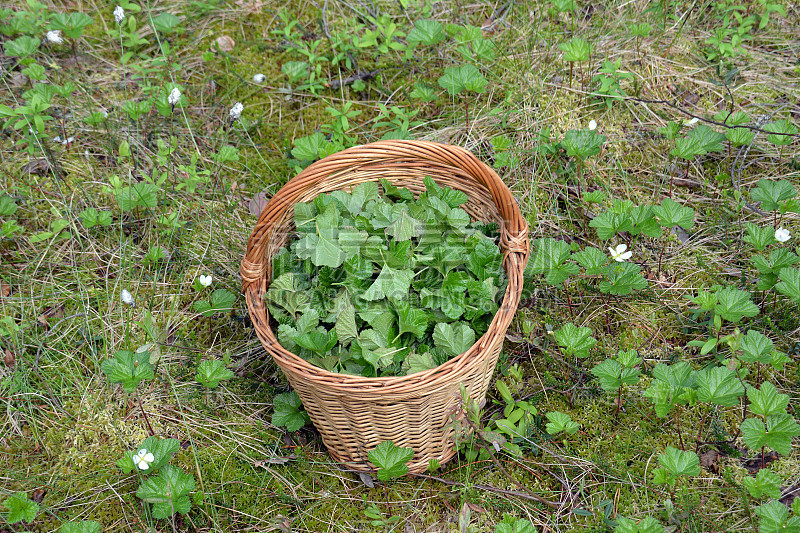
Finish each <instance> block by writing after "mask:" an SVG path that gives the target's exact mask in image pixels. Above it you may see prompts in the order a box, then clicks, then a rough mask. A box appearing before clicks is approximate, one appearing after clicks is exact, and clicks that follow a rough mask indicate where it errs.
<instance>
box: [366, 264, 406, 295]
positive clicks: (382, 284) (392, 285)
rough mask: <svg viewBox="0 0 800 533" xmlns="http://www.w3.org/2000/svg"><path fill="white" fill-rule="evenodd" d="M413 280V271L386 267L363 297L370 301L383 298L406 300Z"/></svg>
mask: <svg viewBox="0 0 800 533" xmlns="http://www.w3.org/2000/svg"><path fill="white" fill-rule="evenodd" d="M413 278H414V271H413V270H395V269H393V268H391V267H389V266H388V265H384V267H383V268H382V269H381V273H380V274H378V277H377V279H375V281H374V282H373V283H372V285H370V287H369V288H368V289H367V290H366V292H364V294H362V295H361V296H362V298H364V299H365V300H370V301H372V300H380V299H383V298H404V297H406V296H408V289H409V287H410V286H411V280H412V279H413Z"/></svg>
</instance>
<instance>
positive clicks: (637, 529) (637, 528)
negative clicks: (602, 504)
mask: <svg viewBox="0 0 800 533" xmlns="http://www.w3.org/2000/svg"><path fill="white" fill-rule="evenodd" d="M614 533H664V526H662V525H661V524H659V523H658V520H656V519H655V518H653V517H652V516H648V517H646V518H644V519H642V520H640V521H639V522H634V521H633V520H631V519H630V518H625V517H624V516H619V517H617V527H616V529H614Z"/></svg>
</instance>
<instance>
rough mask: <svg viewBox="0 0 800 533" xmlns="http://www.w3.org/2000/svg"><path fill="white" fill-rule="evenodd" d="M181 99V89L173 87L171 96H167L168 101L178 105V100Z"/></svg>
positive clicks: (170, 103)
mask: <svg viewBox="0 0 800 533" xmlns="http://www.w3.org/2000/svg"><path fill="white" fill-rule="evenodd" d="M180 101H181V90H180V89H178V88H177V87H173V88H172V90H171V91H170V92H169V96H167V103H169V105H171V106H172V107H175V106H176V105H178V102H180Z"/></svg>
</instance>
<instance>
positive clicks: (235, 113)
mask: <svg viewBox="0 0 800 533" xmlns="http://www.w3.org/2000/svg"><path fill="white" fill-rule="evenodd" d="M242 111H244V106H243V105H242V103H241V102H236V103H235V104H233V107H232V108H231V112H230V117H231V122H236V121H237V120H239V117H241V116H242Z"/></svg>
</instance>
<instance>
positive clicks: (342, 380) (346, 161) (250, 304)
mask: <svg viewBox="0 0 800 533" xmlns="http://www.w3.org/2000/svg"><path fill="white" fill-rule="evenodd" d="M414 148H423V149H427V150H435V151H439V152H441V151H445V152H450V153H451V154H452V155H453V156H454V158H456V159H466V160H467V161H468V162H469V163H470V165H469V166H471V168H470V169H465V168H464V167H463V166H461V165H458V164H457V163H458V161H457V160H456V161H450V163H452V164H453V166H458V167H459V168H461V169H462V170H468V171H469V170H478V171H481V172H483V174H484V175H485V176H486V177H487V179H489V180H491V182H492V184H493V185H494V186H495V187H496V188H497V189H499V191H500V194H501V195H503V196H504V197H507V198H509V199H510V200H511V203H510V204H508V205H511V209H512V213H513V215H515V217H516V219H517V220H515V222H516V224H512V225H516V226H517V227H519V228H520V229H519V231H518V232H517V234H516V235H511V237H510V238H509V234H510V232H509V227H508V226H509V224H507V223H506V224H501V228H500V234H501V237H500V244H499V247H500V249H501V251H503V255H504V259H503V263H502V266H503V268H504V269H505V271H506V275H507V276H508V285H507V287H506V291H505V293H504V295H503V301H502V303H501V305H500V307H499V309H498V310H497V312H496V313H495V314H494V316H493V317H492V321H491V323H490V324H489V327H488V329H487V331H486V332H485V333H484V334H483V335H481V336H480V337H479V338H477V339H476V340H475V342H474V343H473V344H472V346H470V347H469V348H468V349H467V350H466V351H464V352H462V353H460V354H458V355H456V356H454V357H452V358H450V359H448V360H447V361H446V362H444V363H443V364H441V365H439V366H437V367H434V368H431V369H428V370H424V371H421V372H415V373H413V374H408V375H400V376H383V377H380V376H378V377H364V376H357V375H352V374H341V373H335V372H330V371H329V370H326V369H324V368H321V367H317V366H315V365H312V364H311V363H310V362H308V361H306V360H305V359H303V358H302V357H300V356H298V355H297V354H295V353H293V352H291V351H289V350H287V349H286V348H284V347H283V346H282V345H281V344H280V343H279V342H278V341H277V337H275V334H274V331H273V329H272V327H271V325H270V324H269V312H268V311H267V309H266V305H264V304H263V295H264V293H265V292H266V290H267V289H268V287H269V281H270V280H268V279H267V277H268V274H267V269H266V268H263V262H264V261H265V259H266V258H265V257H263V256H264V255H265V254H262V257H261V258H258V259H260V260H261V261H260V262H259V263H255V262H251V261H248V256H249V255H250V253H251V249H252V244H253V242H252V241H253V240H254V238H255V237H256V233H257V232H258V230H259V227H260V226H262V218H264V217H265V213H266V212H267V211H268V210H269V203H268V204H267V205H266V206H265V207H264V208H263V210H262V212H261V214H260V215H259V219H258V222H257V224H256V226H255V227H254V229H253V232H252V233H251V235H250V239H249V240H248V246H247V253H246V254H245V257H244V258H243V260H242V266H241V272H242V274H243V276H242V277H243V292H244V293H245V298H246V300H247V308H248V312H249V313H250V314H251V315H252V314H253V313H263V315H264V318H266V327H267V328H268V331H269V334H267V333H266V332H262V331H261V330H260V329H259V328H258V327H255V330H256V333H257V335H258V337H259V340H260V341H261V344H262V346H263V347H264V349H265V350H266V351H267V352H269V353H270V355H272V357H273V358H274V359H275V362H276V363H277V364H278V366H279V367H281V370H283V371H284V372H286V370H285V369H284V364H287V363H291V365H292V366H293V367H295V368H294V369H293V370H294V372H293V374H295V375H299V374H302V375H303V376H304V377H305V378H307V379H309V380H313V381H318V382H321V381H324V382H325V385H326V386H327V387H328V389H329V390H333V389H339V390H341V391H342V392H348V391H353V389H354V388H356V389H363V392H365V393H368V392H373V391H374V392H378V391H379V392H382V393H390V392H392V391H391V389H392V388H394V386H404V387H407V386H408V385H409V384H410V383H412V382H419V383H420V384H423V383H424V384H425V385H432V384H435V383H436V382H438V381H439V380H446V381H448V382H450V381H452V380H451V379H447V378H451V377H452V376H453V374H457V373H460V371H463V370H464V369H465V368H468V367H469V366H470V363H471V362H474V361H475V360H476V359H478V357H477V356H478V355H479V354H480V353H481V352H483V351H484V349H485V348H486V347H488V346H492V345H493V344H494V343H495V342H496V341H497V337H498V336H500V335H502V336H505V331H506V329H507V328H508V325H509V324H510V322H511V320H512V319H513V316H514V314H515V312H516V309H517V306H518V304H519V298H520V294H521V290H522V283H521V282H522V272H523V270H524V269H525V265H526V263H527V259H528V254H529V251H528V247H527V244H528V225H527V221H526V220H525V218H524V217H523V216H522V213H521V212H520V209H519V205H518V204H517V202H516V201H515V200H514V198H513V196H512V194H511V191H510V190H509V189H508V187H507V186H506V185H505V183H504V182H503V181H502V180H501V179H500V177H499V176H498V175H497V173H496V172H495V171H494V170H493V169H492V168H491V167H489V166H488V165H486V164H485V163H484V162H482V161H480V160H479V159H478V158H477V157H476V156H475V155H474V154H472V153H471V152H469V151H467V150H465V149H464V148H461V147H460V146H453V145H447V144H442V143H436V142H432V141H410V140H392V141H377V142H374V143H368V144H364V145H359V146H355V147H352V148H348V149H345V150H342V151H340V152H337V153H335V154H331V155H329V156H327V157H325V158H323V159H320V160H319V161H317V162H315V163H312V164H311V165H310V166H308V167H307V168H306V169H304V170H303V171H302V172H300V173H299V174H297V175H296V176H295V177H294V178H292V179H291V180H289V181H288V182H287V183H286V184H285V185H283V187H281V188H280V189H279V190H278V191H277V192H276V193H275V194H274V195H273V196H272V197H271V198H270V200H269V201H272V200H273V199H274V198H276V197H278V196H279V195H281V193H284V194H285V193H286V192H287V191H291V192H294V191H295V190H296V189H298V188H299V187H300V186H301V185H302V182H303V179H308V177H309V176H312V175H313V174H314V173H315V172H318V171H320V169H324V170H325V171H326V174H325V175H323V176H322V178H320V179H318V180H316V181H314V182H312V183H310V184H309V185H308V187H311V186H313V185H315V184H316V183H319V182H322V181H323V180H324V179H325V178H327V177H329V176H330V175H332V174H338V173H340V172H341V171H342V170H347V169H353V168H356V167H358V166H359V164H363V162H364V160H362V159H359V158H358V156H359V155H362V152H363V151H364V150H365V149H378V150H382V151H383V150H388V151H392V150H393V149H399V150H400V151H401V152H403V153H405V152H406V149H409V153H408V154H407V155H406V156H405V157H406V158H408V157H411V158H414V156H415V154H414V153H413V152H411V151H410V150H413V149H414ZM351 156H352V157H351ZM400 157H403V156H402V155H401V156H400ZM416 157H417V158H419V156H418V155H417V156H416ZM340 160H342V166H341V167H336V168H334V167H332V164H333V163H335V162H338V161H340ZM328 166H331V169H330V170H328V169H327V168H326V167H328ZM470 174H472V172H470ZM473 179H475V181H476V182H479V180H478V179H477V178H475V177H474V176H473ZM481 185H484V186H486V185H485V184H483V183H481ZM487 189H488V187H487ZM297 195H298V194H294V196H297ZM492 199H493V202H494V203H495V205H496V206H497V199H496V198H495V195H494V194H492ZM294 203H295V202H291V203H289V204H287V205H286V206H283V208H282V209H280V211H279V213H285V212H286V211H287V210H289V209H293V208H294ZM280 207H281V206H279V208H280ZM509 242H514V243H517V244H519V243H524V246H516V249H514V250H511V251H508V249H507V248H508V243H509ZM504 244H505V246H504ZM504 247H505V248H506V250H504ZM254 266H257V267H261V270H260V274H259V276H258V278H257V279H250V280H249V279H247V278H246V277H245V276H244V274H245V272H252V271H253V267H254ZM512 281H515V282H516V283H512ZM515 286H516V287H518V289H517V290H512V289H513V287H515ZM270 337H272V338H270ZM398 392H401V391H398ZM402 392H403V393H404V394H405V395H407V394H408V390H407V389H405V390H403V391H402Z"/></svg>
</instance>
